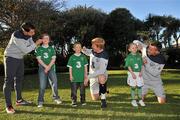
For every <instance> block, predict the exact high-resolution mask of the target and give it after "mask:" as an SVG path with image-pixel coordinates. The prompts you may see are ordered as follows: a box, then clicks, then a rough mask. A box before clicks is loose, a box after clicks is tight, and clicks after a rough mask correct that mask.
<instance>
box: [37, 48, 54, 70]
mask: <svg viewBox="0 0 180 120" xmlns="http://www.w3.org/2000/svg"><path fill="white" fill-rule="evenodd" d="M35 54H36V58H38V59H39V58H40V59H41V60H42V61H43V62H44V64H46V65H49V63H50V62H51V60H52V58H56V53H55V50H54V48H53V47H52V46H49V47H47V48H46V47H43V46H39V47H38V48H37V49H36V52H35ZM52 68H53V69H54V70H55V65H53V66H52Z"/></svg>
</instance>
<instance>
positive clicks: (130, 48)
mask: <svg viewBox="0 0 180 120" xmlns="http://www.w3.org/2000/svg"><path fill="white" fill-rule="evenodd" d="M128 50H129V52H131V53H132V54H136V52H137V50H138V47H137V45H136V44H134V43H132V44H130V45H129V49H128Z"/></svg>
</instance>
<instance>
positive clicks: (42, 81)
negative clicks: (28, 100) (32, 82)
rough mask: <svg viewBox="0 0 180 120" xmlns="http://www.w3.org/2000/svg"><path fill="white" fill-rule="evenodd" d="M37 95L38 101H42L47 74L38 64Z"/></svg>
mask: <svg viewBox="0 0 180 120" xmlns="http://www.w3.org/2000/svg"><path fill="white" fill-rule="evenodd" d="M39 85H40V86H39V87H40V88H39V96H38V103H43V102H44V93H45V89H46V85H47V74H46V73H45V72H44V68H43V67H42V66H41V65H39Z"/></svg>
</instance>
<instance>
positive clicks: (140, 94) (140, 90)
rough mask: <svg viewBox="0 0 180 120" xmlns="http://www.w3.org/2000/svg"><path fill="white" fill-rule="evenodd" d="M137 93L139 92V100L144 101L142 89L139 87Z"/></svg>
mask: <svg viewBox="0 0 180 120" xmlns="http://www.w3.org/2000/svg"><path fill="white" fill-rule="evenodd" d="M137 91H138V98H139V99H140V100H141V99H142V87H138V88H137Z"/></svg>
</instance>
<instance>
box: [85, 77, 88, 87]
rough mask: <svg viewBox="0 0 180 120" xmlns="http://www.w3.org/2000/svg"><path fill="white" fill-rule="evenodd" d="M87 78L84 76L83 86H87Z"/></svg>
mask: <svg viewBox="0 0 180 120" xmlns="http://www.w3.org/2000/svg"><path fill="white" fill-rule="evenodd" d="M88 82H89V81H88V77H87V76H86V77H85V78H84V86H88Z"/></svg>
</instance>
